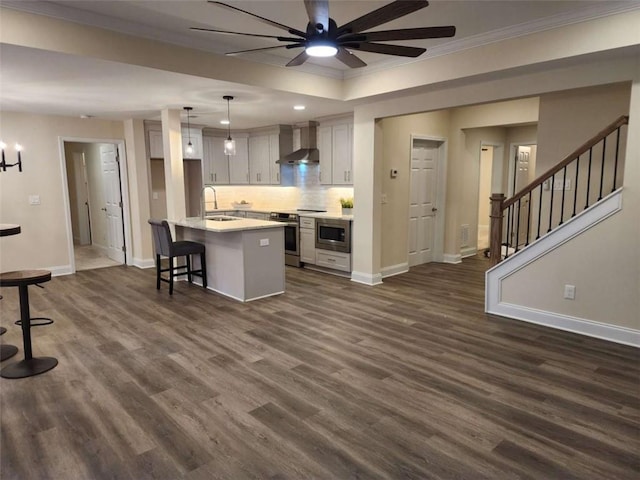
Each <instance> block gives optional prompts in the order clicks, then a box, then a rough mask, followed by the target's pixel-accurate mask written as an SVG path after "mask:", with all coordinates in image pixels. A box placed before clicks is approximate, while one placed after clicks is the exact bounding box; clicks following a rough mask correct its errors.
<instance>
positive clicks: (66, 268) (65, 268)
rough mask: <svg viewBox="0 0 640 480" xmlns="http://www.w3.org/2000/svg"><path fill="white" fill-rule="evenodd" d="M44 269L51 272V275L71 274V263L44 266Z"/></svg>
mask: <svg viewBox="0 0 640 480" xmlns="http://www.w3.org/2000/svg"><path fill="white" fill-rule="evenodd" d="M44 269H45V270H49V271H50V272H51V276H52V277H60V276H62V275H71V274H72V273H73V272H72V271H71V265H58V266H57V267H45V268H44Z"/></svg>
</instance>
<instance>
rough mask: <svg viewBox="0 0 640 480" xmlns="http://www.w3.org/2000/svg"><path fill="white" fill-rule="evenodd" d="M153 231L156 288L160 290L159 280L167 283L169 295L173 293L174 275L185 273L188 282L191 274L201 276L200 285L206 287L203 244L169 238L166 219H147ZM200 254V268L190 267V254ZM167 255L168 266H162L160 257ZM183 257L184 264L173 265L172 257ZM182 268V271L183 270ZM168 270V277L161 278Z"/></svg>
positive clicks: (169, 230)
mask: <svg viewBox="0 0 640 480" xmlns="http://www.w3.org/2000/svg"><path fill="white" fill-rule="evenodd" d="M149 224H150V225H151V230H152V232H153V248H154V251H155V254H156V289H158V290H160V282H166V283H168V284H169V295H173V279H174V278H175V277H176V276H180V275H187V279H188V280H189V283H192V275H196V276H198V277H200V278H202V286H203V287H204V288H207V263H206V258H205V246H204V244H202V243H198V242H192V241H188V240H181V241H177V242H174V241H173V239H172V238H171V229H170V228H169V223H168V222H167V221H166V220H162V221H160V220H153V219H150V220H149ZM198 254H199V255H200V269H199V270H192V269H191V255H198ZM161 256H162V257H169V268H162V266H161V264H160V258H161ZM176 257H185V258H186V263H185V264H184V265H176V266H174V265H173V259H174V258H176ZM183 270H184V271H183ZM163 272H169V279H166V278H163V277H162V273H163Z"/></svg>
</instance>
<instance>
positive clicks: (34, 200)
mask: <svg viewBox="0 0 640 480" xmlns="http://www.w3.org/2000/svg"><path fill="white" fill-rule="evenodd" d="M29 205H40V195H29Z"/></svg>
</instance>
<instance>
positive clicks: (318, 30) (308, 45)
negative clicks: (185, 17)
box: [191, 0, 456, 68]
mask: <svg viewBox="0 0 640 480" xmlns="http://www.w3.org/2000/svg"><path fill="white" fill-rule="evenodd" d="M209 3H212V4H214V5H219V6H221V7H225V8H228V9H231V10H234V11H237V12H241V13H244V14H246V15H250V16H252V17H253V18H256V19H257V20H259V21H261V22H262V23H266V24H267V25H271V26H273V27H276V28H279V29H281V30H284V31H286V32H287V33H289V35H294V36H290V37H283V36H276V35H260V34H256V33H242V32H231V31H228V30H218V29H212V28H197V27H191V30H199V31H204V32H213V33H221V34H226V35H244V36H249V37H260V38H273V39H276V40H278V41H280V42H285V43H286V45H276V46H272V47H263V48H252V49H249V50H239V51H236V52H228V53H227V55H237V54H239V53H247V52H256V51H261V50H272V49H276V48H287V49H292V48H304V51H302V52H301V53H300V54H299V55H297V56H296V57H294V58H293V59H292V60H291V61H290V62H289V63H287V65H286V66H287V67H294V66H298V65H302V64H303V63H304V62H306V61H307V60H308V59H309V57H314V56H315V57H332V56H335V57H336V58H337V59H338V60H340V61H341V62H342V63H344V64H345V65H347V66H348V67H351V68H359V67H365V66H366V65H367V64H366V63H365V62H363V61H362V60H361V59H360V58H358V57H357V56H356V55H354V54H353V52H352V50H360V51H363V52H373V53H382V54H384V55H396V56H400V57H414V58H415V57H418V56H420V55H422V54H423V53H424V52H426V50H427V49H426V48H418V47H408V46H403V45H389V44H386V43H377V42H386V41H393V40H422V39H428V38H444V37H453V36H454V35H455V34H456V27H454V26H443V27H422V28H403V29H399V30H382V31H375V32H366V31H365V30H369V29H370V28H374V27H377V26H378V25H382V24H383V23H387V22H390V21H392V20H395V19H396V18H400V17H403V16H405V15H408V14H410V13H413V12H416V11H418V10H421V9H423V8H425V7H427V6H428V5H429V2H428V1H427V0H395V1H394V2H391V3H389V4H387V5H385V6H383V7H380V8H378V9H376V10H373V11H371V12H369V13H367V14H365V15H362V16H361V17H359V18H356V19H355V20H352V21H350V22H348V23H345V24H344V25H342V26H338V25H337V24H336V22H335V20H334V19H333V18H330V17H329V0H304V5H305V7H306V9H307V14H308V15H309V23H308V24H307V26H306V29H305V30H304V31H302V30H298V29H295V28H292V27H289V26H287V25H283V24H281V23H278V22H275V21H273V20H269V19H268V18H265V17H261V16H260V15H256V14H255V13H251V12H248V11H246V10H243V9H241V8H238V7H234V6H233V5H229V4H226V3H223V2H218V1H213V0H209Z"/></svg>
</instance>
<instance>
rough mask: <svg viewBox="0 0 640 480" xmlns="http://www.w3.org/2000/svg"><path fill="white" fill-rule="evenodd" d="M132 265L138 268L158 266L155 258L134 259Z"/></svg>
mask: <svg viewBox="0 0 640 480" xmlns="http://www.w3.org/2000/svg"><path fill="white" fill-rule="evenodd" d="M131 262H132V263H131V264H132V265H133V266H134V267H138V268H153V267H155V266H156V261H155V260H154V259H153V258H133V259H131Z"/></svg>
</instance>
